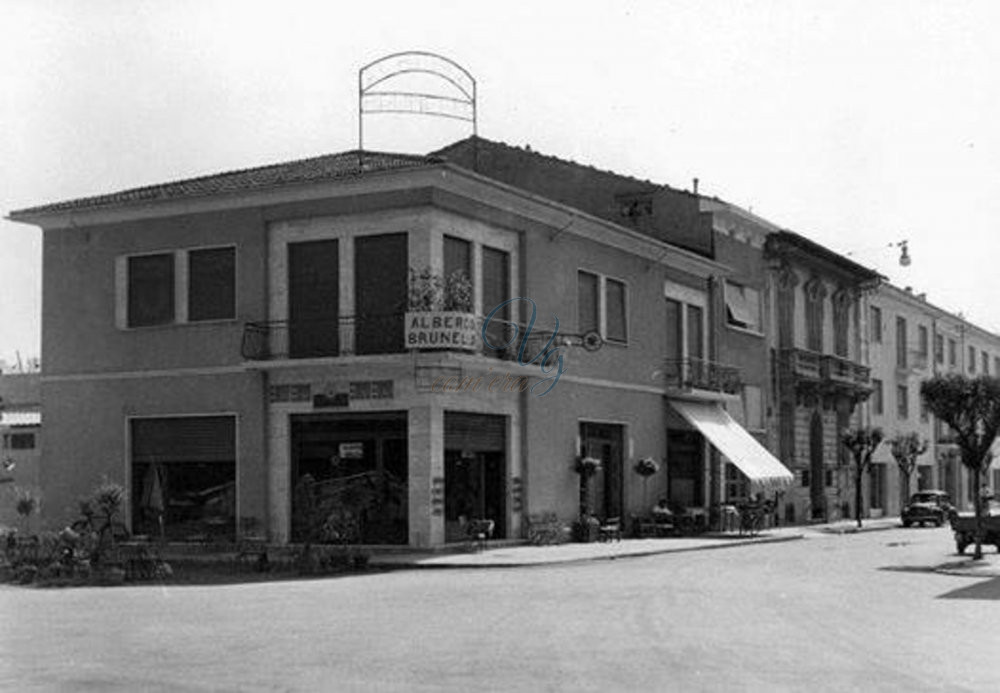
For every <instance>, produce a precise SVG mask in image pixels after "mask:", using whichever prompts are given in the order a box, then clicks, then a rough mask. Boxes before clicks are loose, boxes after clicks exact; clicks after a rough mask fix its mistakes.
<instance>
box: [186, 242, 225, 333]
mask: <svg viewBox="0 0 1000 693" xmlns="http://www.w3.org/2000/svg"><path fill="white" fill-rule="evenodd" d="M235 317H236V252H235V249H234V248H206V249H203V250H191V251H189V252H188V315H187V318H188V321H189V322H196V321H201V320H230V319H232V318H235Z"/></svg>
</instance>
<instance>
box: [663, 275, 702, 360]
mask: <svg viewBox="0 0 1000 693" xmlns="http://www.w3.org/2000/svg"><path fill="white" fill-rule="evenodd" d="M665 293H666V307H667V310H666V323H667V330H666V337H667V344H666V354H665V355H666V358H667V359H668V360H670V361H683V360H690V361H700V360H702V359H704V358H705V303H704V301H705V297H704V294H701V293H699V292H698V291H696V290H695V289H691V288H689V287H686V286H682V285H680V284H673V283H671V282H668V283H667V284H666V287H665Z"/></svg>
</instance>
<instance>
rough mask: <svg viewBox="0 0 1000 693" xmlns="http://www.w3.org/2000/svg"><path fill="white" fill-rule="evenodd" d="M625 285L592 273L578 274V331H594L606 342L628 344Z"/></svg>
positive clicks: (580, 272) (583, 272) (582, 272)
mask: <svg viewBox="0 0 1000 693" xmlns="http://www.w3.org/2000/svg"><path fill="white" fill-rule="evenodd" d="M627 303H628V296H627V288H626V285H625V282H623V281H621V280H618V279H612V278H611V277H606V276H604V275H600V274H594V273H593V272H585V271H583V270H580V271H579V272H577V329H578V330H579V332H580V334H586V333H587V332H597V333H598V334H600V335H601V336H602V337H604V339H606V340H608V341H609V342H619V343H625V342H627V341H628V305H627Z"/></svg>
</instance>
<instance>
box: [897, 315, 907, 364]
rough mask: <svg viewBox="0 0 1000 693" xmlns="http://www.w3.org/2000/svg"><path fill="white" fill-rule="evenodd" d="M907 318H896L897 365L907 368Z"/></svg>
mask: <svg viewBox="0 0 1000 693" xmlns="http://www.w3.org/2000/svg"><path fill="white" fill-rule="evenodd" d="M906 362H907V359H906V318H896V365H897V366H899V367H900V368H906Z"/></svg>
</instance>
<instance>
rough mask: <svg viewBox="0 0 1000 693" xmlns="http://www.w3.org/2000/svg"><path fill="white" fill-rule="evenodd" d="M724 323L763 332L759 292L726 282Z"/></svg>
mask: <svg viewBox="0 0 1000 693" xmlns="http://www.w3.org/2000/svg"><path fill="white" fill-rule="evenodd" d="M725 287H726V296H725V299H726V322H727V323H728V324H730V325H732V326H733V327H740V328H743V329H745V330H751V331H753V332H763V320H762V319H761V308H760V306H761V304H760V292H759V291H758V290H757V289H754V288H751V287H749V286H743V285H742V284H736V283H735V282H730V281H727V282H726V284H725Z"/></svg>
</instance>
